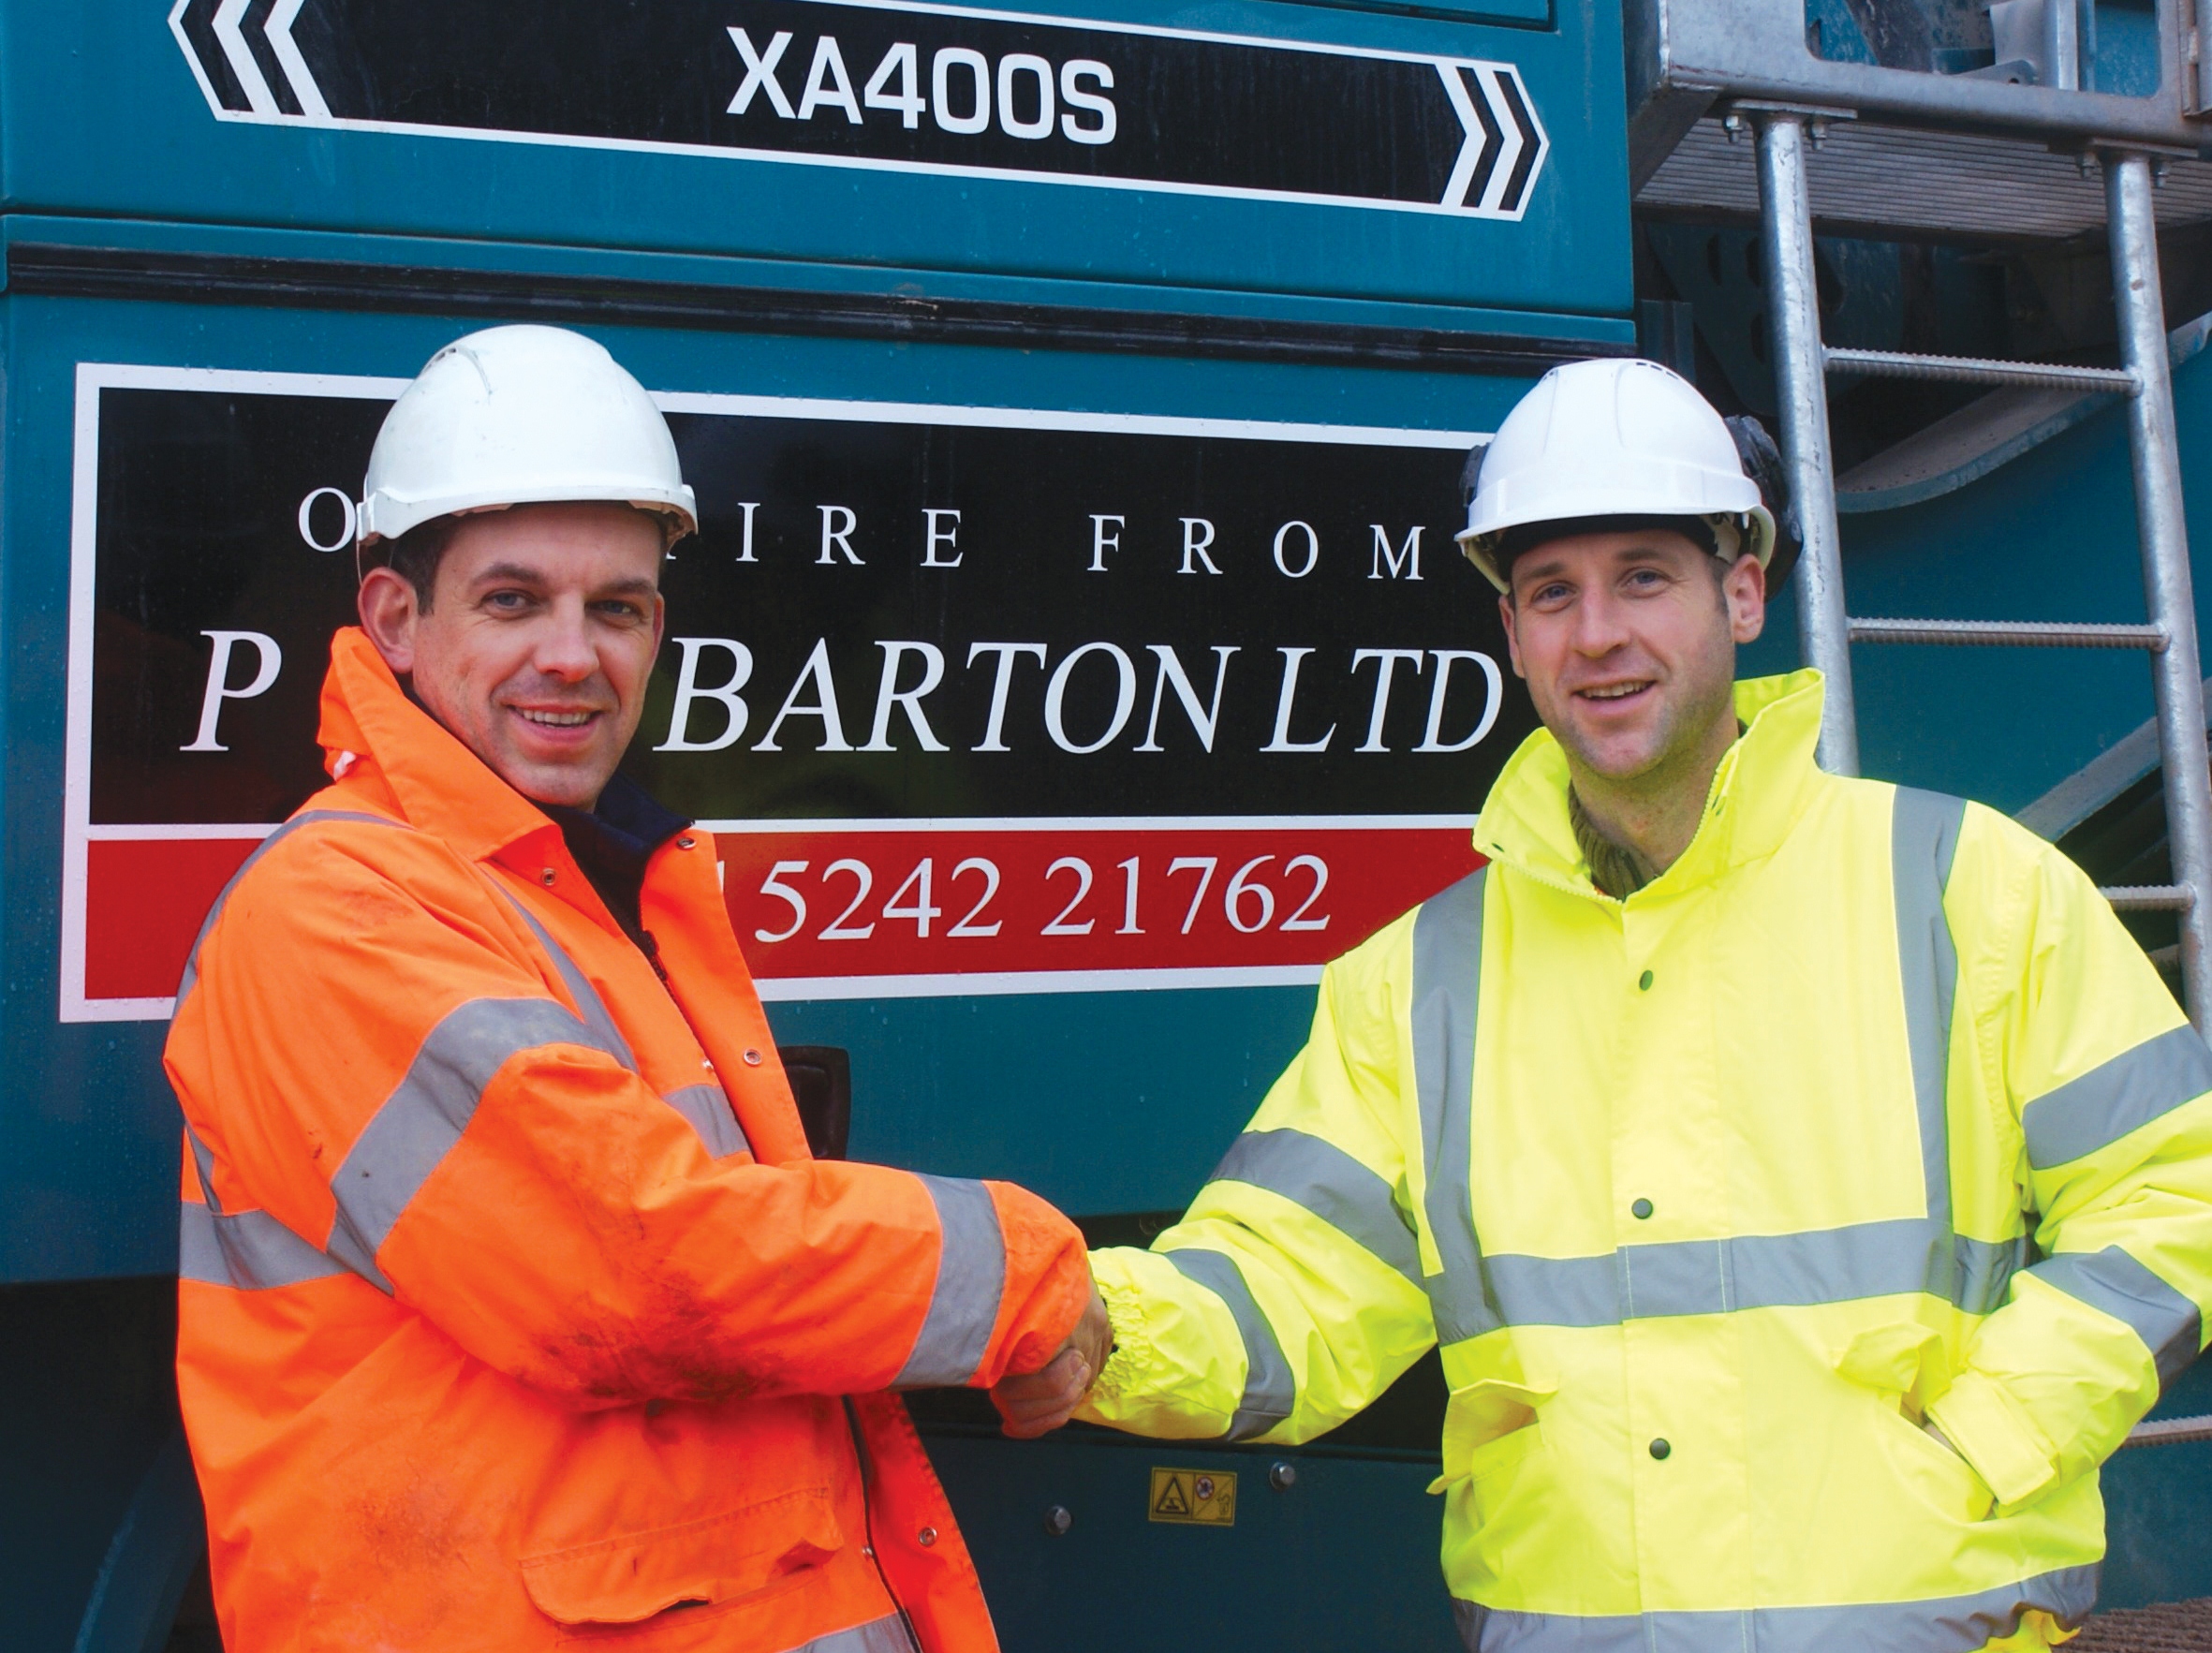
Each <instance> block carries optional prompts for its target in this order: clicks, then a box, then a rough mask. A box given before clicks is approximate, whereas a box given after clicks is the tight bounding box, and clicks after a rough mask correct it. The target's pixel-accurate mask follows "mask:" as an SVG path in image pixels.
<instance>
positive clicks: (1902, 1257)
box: [1482, 1218, 2028, 1326]
mask: <svg viewBox="0 0 2212 1653" xmlns="http://www.w3.org/2000/svg"><path fill="white" fill-rule="evenodd" d="M2027 1250H2028V1241H2027V1239H2026V1237H2025V1236H2023V1237H2022V1238H2020V1239H2018V1240H2013V1241H2007V1242H2002V1243H1998V1242H1992V1241H1987V1240H1970V1239H1968V1238H1967V1237H1965V1236H1964V1235H1955V1234H1953V1233H1952V1232H1950V1230H1948V1229H1947V1228H1945V1227H1944V1226H1943V1225H1942V1224H1940V1223H1937V1222H1931V1221H1929V1220H1927V1219H1926V1218H1896V1219H1895V1220H1892V1221H1888V1222H1864V1223H1854V1224H1852V1225H1851V1226H1850V1227H1847V1228H1836V1229H1814V1230H1809V1231H1807V1232H1803V1233H1795V1234H1739V1235H1736V1236H1734V1237H1733V1238H1729V1239H1721V1240H1677V1241H1674V1242H1671V1243H1668V1244H1665V1245H1657V1246H1625V1247H1622V1248H1621V1249H1620V1250H1618V1251H1616V1252H1614V1253H1612V1254H1611V1255H1600V1256H1596V1257H1557V1258H1555V1257H1521V1256H1514V1255H1512V1254H1507V1253H1495V1252H1494V1253H1492V1254H1491V1255H1489V1256H1486V1257H1484V1258H1483V1259H1482V1270H1483V1272H1484V1273H1485V1274H1486V1275H1487V1276H1488V1277H1489V1288H1490V1293H1491V1300H1492V1301H1493V1302H1494V1303H1495V1304H1496V1306H1497V1313H1498V1316H1499V1318H1500V1321H1501V1322H1502V1323H1503V1324H1506V1325H1512V1326H1612V1325H1618V1324H1620V1323H1621V1322H1622V1321H1631V1320H1653V1319H1658V1318H1660V1317H1663V1316H1667V1315H1683V1314H1728V1313H1731V1312H1732V1311H1733V1310H1736V1309H1740V1308H1791V1307H1802V1306H1806V1305H1810V1304H1818V1303H1848V1302H1851V1301H1853V1300H1854V1299H1858V1298H1863V1297H1890V1296H1896V1295H1900V1294H1903V1293H1905V1292H1916V1291H1927V1290H1928V1282H1929V1281H1930V1280H1931V1279H1939V1278H1947V1279H1948V1280H1949V1281H1950V1282H1951V1284H1952V1287H1953V1296H1952V1301H1953V1302H1954V1303H1956V1304H1957V1305H1958V1306H1959V1307H1961V1308H1963V1309H1965V1310H1966V1311H1967V1312H1968V1313H1969V1314H1988V1313H1990V1312H1991V1311H1993V1310H1994V1309H1996V1308H1998V1307H1999V1306H2002V1304H2003V1303H2004V1301H2005V1294H2006V1292H2007V1291H2009V1290H2010V1289H2011V1287H2012V1279H2013V1274H2014V1273H2016V1272H2017V1271H2018V1270H2019V1269H2020V1267H2021V1266H2022V1265H2023V1264H2024V1263H2025V1262H2027Z"/></svg>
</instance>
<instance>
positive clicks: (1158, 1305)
mask: <svg viewBox="0 0 2212 1653" xmlns="http://www.w3.org/2000/svg"><path fill="white" fill-rule="evenodd" d="M1737 706H1738V710H1739V713H1740V714H1741V716H1743V717H1744V718H1745V719H1747V721H1748V723H1749V730H1748V731H1747V733H1746V735H1745V736H1744V737H1743V738H1742V739H1740V740H1739V741H1738V742H1737V743H1736V744H1735V745H1734V746H1733V748H1732V749H1731V751H1730V753H1729V754H1728V757H1727V758H1726V760H1724V761H1723V763H1722V765H1721V768H1720V771H1719V773H1718V775H1717V776H1716V779H1715V782H1714V785H1713V789H1712V792H1711V796H1710V798H1709V800H1708V803H1707V805H1706V811H1705V815H1704V817H1703V821H1702V823H1701V825H1700V827H1699V830H1698V833H1697V835H1696V837H1695V839H1694V840H1693V841H1692V843H1691V844H1690V846H1689V848H1688V850H1687V851H1686V852H1685V854H1684V855H1683V857H1682V858H1681V860H1680V861H1678V862H1677V863H1675V864H1674V866H1673V867H1671V868H1669V869H1668V871H1667V872H1666V873H1665V874H1664V875H1662V876H1661V877H1660V878H1658V879H1656V880H1654V881H1653V882H1652V883H1651V884H1649V885H1648V886H1646V887H1645V888H1644V889H1643V890H1641V891H1639V892H1637V893H1635V894H1634V895H1631V896H1630V898H1629V899H1628V900H1627V901H1626V902H1625V903H1623V902H1616V901H1614V900H1611V899H1609V898H1607V897H1605V896H1603V895H1601V894H1600V893H1598V892H1597V891H1596V890H1595V889H1594V888H1593V887H1592V886H1591V884H1590V882H1589V879H1588V878H1587V876H1586V873H1585V871H1584V870H1583V869H1582V867H1581V865H1580V862H1579V857H1578V854H1577V851H1576V849H1575V847H1574V839H1573V835H1572V832H1571V827H1570V825H1569V820H1568V806H1567V768H1566V761H1565V759H1564V756H1563V755H1562V753H1561V752H1560V750H1559V748H1558V746H1557V745H1556V742H1554V741H1553V740H1552V738H1551V737H1550V736H1549V735H1547V734H1543V733H1541V732H1540V733H1539V734H1538V735H1536V736H1535V737H1533V738H1532V739H1531V740H1530V741H1529V742H1528V743H1527V744H1526V745H1524V746H1523V747H1522V749H1521V750H1520V752H1518V753H1517V754H1516V755H1515V756H1514V758H1513V759H1512V761H1511V762H1510V763H1509V764H1508V765H1507V767H1506V769H1505V772H1504V773H1503V774H1502V775H1500V777H1499V779H1498V781H1497V786H1496V788H1495V790H1493V792H1492V794H1491V797H1490V800H1489V803H1488V804H1487V806H1486V807H1485V808H1484V810H1483V813H1482V819H1481V820H1480V822H1479V823H1478V825H1477V827H1476V847H1477V848H1478V849H1480V850H1482V852H1483V853H1484V854H1485V855H1486V856H1488V857H1489V858H1490V860H1489V864H1488V865H1487V866H1485V867H1484V868H1483V869H1482V870H1481V871H1480V872H1477V873H1476V874H1474V875H1473V876H1472V877H1471V878H1468V879H1467V880H1466V881H1465V882H1463V883H1461V884H1458V885H1455V886H1454V887H1453V888H1452V889H1449V890H1447V891H1445V892H1444V893H1441V894H1439V895H1438V896H1437V897H1435V898H1434V899H1432V900H1430V901H1428V902H1426V903H1424V904H1423V906H1422V907H1421V908H1417V909H1416V910H1415V911H1413V912H1411V913H1409V914H1408V915H1406V916H1405V917H1404V918H1402V919H1400V920H1398V921H1396V922H1394V923H1392V924H1391V925H1389V926H1388V927H1387V928H1385V929H1384V930H1383V931H1382V932H1381V933H1380V934H1379V935H1378V936H1376V937H1374V938H1373V939H1371V940H1369V941H1368V942H1367V943H1365V944H1364V946H1362V947H1360V948H1358V949H1356V950H1355V951H1353V952H1350V953H1349V954H1348V955H1347V956H1345V957H1344V958H1341V959H1339V960H1338V961H1337V962H1336V963H1335V964H1334V965H1333V966H1331V967H1330V968H1329V970H1328V971H1327V973H1326V975H1325V976H1324V979H1323V981H1322V984H1321V988H1320V1001H1319V1004H1318V1006H1317V1008H1316V1011H1315V1015H1314V1024H1313V1030H1312V1035H1311V1038H1310V1040H1309V1041H1308V1042H1307V1044H1306V1046H1305V1050H1304V1052H1303V1053H1302V1054H1301V1055H1299V1056H1298V1058H1297V1059H1296V1060H1295V1061H1294V1062H1293V1063H1292V1064H1291V1065H1290V1069H1289V1070H1288V1071H1287V1072H1285V1073H1284V1075H1283V1076H1282V1078H1281V1079H1280V1080H1279V1081H1278V1082H1277V1083H1276V1086H1275V1087H1274V1089H1273V1090H1272V1091H1271V1092H1270V1093H1269V1095H1268V1098H1267V1100H1266V1101H1265V1103H1264V1104H1263V1105H1262V1106H1261V1110H1260V1112H1259V1114H1258V1115H1257V1116H1256V1117H1255V1118H1254V1119H1253V1121H1252V1124H1251V1127H1250V1129H1249V1130H1248V1131H1247V1132H1246V1134H1245V1135H1244V1136H1243V1137H1241V1138H1240V1139H1239V1140H1238V1141H1237V1143H1236V1144H1234V1145H1233V1146H1232V1147H1231V1150H1230V1153H1229V1156H1228V1158H1227V1159H1225V1160H1224V1161H1223V1163H1222V1165H1221V1167H1220V1169H1219V1170H1218V1171H1217V1173H1215V1179H1214V1180H1213V1181H1212V1182H1211V1183H1210V1184H1209V1185H1208V1186H1207V1188H1205V1189H1204V1191H1203V1192H1202V1194H1201V1195H1200V1197H1199V1199H1198V1201H1197V1203H1196V1204H1195V1205H1194V1206H1193V1207H1192V1208H1191V1210H1190V1212H1189V1214H1188V1216H1187V1218H1186V1219H1185V1220H1184V1221H1183V1222H1182V1223H1181V1224H1180V1225H1178V1226H1177V1227H1175V1228H1172V1229H1171V1230H1169V1231H1168V1232H1166V1233H1164V1234H1162V1235H1161V1236H1160V1238H1159V1240H1158V1242H1157V1244H1156V1246H1155V1247H1154V1248H1153V1249H1152V1250H1150V1251H1148V1252H1147V1251H1128V1250H1116V1251H1107V1252H1101V1253H1098V1254H1096V1255H1095V1257H1094V1259H1093V1262H1094V1265H1095V1267H1096V1269H1097V1271H1098V1274H1099V1282H1100V1285H1101V1287H1102V1289H1103V1291H1104V1292H1105V1295H1106V1298H1107V1302H1108V1304H1109V1306H1110V1307H1111V1309H1112V1311H1113V1321H1114V1327H1115V1331H1116V1334H1117V1336H1118V1338H1119V1348H1118V1350H1117V1352H1116V1353H1115V1355H1114V1357H1113V1360H1112V1361H1111V1362H1109V1364H1108V1365H1107V1368H1106V1370H1105V1372H1104V1373H1103V1374H1102V1375H1101V1380H1100V1383H1099V1389H1098V1391H1097V1393H1096V1395H1095V1398H1094V1401H1093V1404H1092V1407H1091V1409H1090V1412H1089V1413H1088V1414H1087V1415H1090V1416H1094V1417H1096V1418H1098V1419H1099V1420H1101V1421H1104V1422H1107V1423H1111V1424H1118V1425H1120V1426H1121V1427H1124V1428H1128V1429H1134V1430H1139V1431H1142V1432H1144V1433H1148V1434H1155V1435H1163V1436H1175V1437H1182V1438H1187V1439H1198V1438H1205V1437H1223V1436H1226V1437H1228V1438H1229V1439H1265V1440H1272V1441H1296V1440H1304V1439H1311V1438H1312V1437H1314V1436H1316V1435H1319V1434H1320V1433H1321V1432H1323V1431H1324V1430H1326V1429H1328V1428H1330V1427H1331V1426H1332V1425H1333V1424H1336V1423H1338V1422H1340V1421H1341V1420H1343V1419H1345V1418H1347V1417H1349V1415H1351V1414H1352V1413H1353V1412H1355V1411H1357V1410H1358V1409H1360V1408H1361V1407H1363V1406H1364V1405H1365V1404H1366V1403H1367V1402H1368V1401H1370V1400H1372V1399H1373V1398H1374V1397H1375V1396H1376V1395H1379V1394H1380V1393H1381V1392H1382V1390H1383V1389H1384V1388H1385V1387H1387V1386H1388V1385H1389V1383H1390V1382H1391V1381H1392V1380H1394V1379H1395V1378H1396V1377H1397V1376H1398V1375H1399V1374H1400V1373H1401V1372H1403V1371H1404V1370H1405V1369H1406V1367H1407V1366H1408V1365H1411V1364H1412V1362H1413V1361H1414V1360H1415V1359H1416V1358H1418V1357H1419V1356H1420V1355H1421V1354H1422V1353H1423V1351H1424V1350H1427V1349H1428V1348H1429V1347H1430V1346H1431V1345H1432V1344H1435V1343H1440V1344H1441V1346H1442V1359H1443V1365H1444V1374H1445V1378H1446V1380H1447V1382H1448V1385H1449V1387H1450V1391H1451V1401H1450V1405H1449V1409H1448V1410H1447V1412H1446V1415H1445V1422H1444V1433H1443V1441H1442V1456H1443V1466H1442V1467H1443V1474H1442V1476H1441V1477H1440V1478H1439V1480H1438V1483H1437V1484H1436V1486H1435V1487H1434V1488H1433V1489H1432V1490H1435V1491H1439V1492H1441V1493H1443V1494H1444V1497H1445V1503H1444V1547H1443V1560H1444V1572H1445V1577H1446V1582H1447V1584H1448V1585H1449V1587H1450V1589H1451V1592H1452V1595H1453V1598H1454V1601H1455V1602H1456V1606H1457V1611H1458V1614H1459V1620H1460V1625H1461V1629H1462V1631H1463V1633H1464V1635H1465V1637H1466V1640H1467V1645H1468V1646H1469V1647H1470V1648H1475V1649H1507V1648H1510V1649H1512V1650H1514V1653H1555V1650H1557V1653H1570V1650H1571V1653H1616V1650H1617V1653H1648V1650H1649V1649H1651V1648H1664V1649H1667V1650H1668V1653H1705V1650H1708V1649H1710V1650H1711V1653H1797V1650H1805V1653H1810V1650H1813V1649H1829V1648H1836V1649H1845V1648H1848V1649H1853V1650H1858V1649H1865V1650H1868V1653H1891V1650H1895V1653H1967V1650H1969V1649H1973V1648H1978V1647H1982V1646H1985V1645H1986V1646H2007V1647H2040V1646H2048V1645H2049V1644H2050V1643H2051V1642H2052V1641H2053V1640H2054V1639H2055V1638H2056V1637H2057V1636H2060V1635H2062V1634H2063V1631H2064V1630H2065V1629H2066V1628H2067V1627H2070V1626H2072V1625H2073V1624H2075V1623H2077V1622H2079V1620H2080V1619H2081V1618H2082V1616H2084V1615H2085V1614H2086V1613H2087V1610H2088V1608H2089V1606H2090V1603H2091V1601H2092V1600H2093V1598H2094V1593H2095V1587H2096V1576H2097V1565H2098V1561H2099V1558H2100V1557H2101V1555H2102V1553H2103V1530H2102V1524H2103V1513H2102V1506H2101V1503H2100V1500H2099V1498H2098V1490H2097V1467H2098V1465H2099V1463H2100V1462H2101V1460H2102V1459H2103V1458H2104V1457H2105V1455H2106V1454H2109V1453H2111V1452H2112V1451H2113V1449H2114V1448H2115V1447H2116V1446H2117V1445H2118V1444H2119V1442H2120V1440H2121V1439H2122V1438H2123V1437H2124V1436H2125V1435H2126V1433H2127V1431H2128V1430H2129V1428H2130V1427H2131V1425H2132V1424H2134V1422H2135V1421H2136V1420H2137V1419H2138V1418H2139V1417H2141V1416H2142V1414H2143V1413H2144V1412H2145V1411H2146V1409H2148V1408H2149V1406H2150V1405H2151V1403H2152V1402H2153V1401H2154V1400H2155V1399H2156V1398H2157V1396H2158V1394H2159V1391H2160V1384H2161V1382H2163V1381H2165V1380H2170V1379H2171V1378H2172V1377H2173V1376H2174V1374H2175V1373H2176V1372H2177V1371H2179V1370H2180V1369H2181V1368H2182V1367H2183V1366H2185V1365H2187V1364H2188V1363H2189V1362H2190V1360H2191V1359H2193V1358H2194V1357H2195V1356H2196V1354H2197V1352H2198V1350H2199V1349H2200V1348H2201V1347H2202V1344H2203V1340H2204V1323H2203V1316H2202V1312H2201V1308H2202V1306H2203V1305H2204V1303H2205V1301H2206V1300H2207V1296H2208V1295H2212V1098H2208V1097H2207V1096H2206V1095H2205V1093H2206V1091H2207V1090H2212V1055H2208V1054H2207V1051H2206V1048H2205V1044H2204V1043H2203V1041H2200V1040H2199V1038H2198V1037H2197V1035H2196V1034H2195V1033H2194V1032H2193V1031H2192V1030H2191V1029H2190V1027H2189V1026H2188V1025H2187V1024H2186V1023H2185V1022H2184V1021H2183V1019H2182V1017H2181V1014H2180V1011H2178V1010H2177V1009H2176V1007H2175V1004H2174V1001H2173V998H2172V997H2171V996H2170V995H2169V994H2168V993H2167V992H2166V990H2165V988H2164V986H2163V984H2162V983H2160V981H2159V979H2158V977H2157V974H2156V973H2155V971H2154V970H2153V969H2152V967H2151V966H2150V965H2149V963H2148V961H2147V960H2146V958H2145V957H2144V955H2143V952H2142V950H2141V949H2140V948H2139V947H2138V946H2137V945H2136V944H2135V943H2134V941H2132V940H2131V938H2130V937H2129V936H2128V935H2127V933H2126V932H2125V931H2124V930H2123V929H2122V928H2121V927H2120V925H2119V923H2118V922H2117V921H2116V919H2115V918H2114V916H2113V914H2112V910H2111V908H2109V907H2108V906H2107V905H2106V904H2105V902H2104V901H2103V899H2102V898H2101V897H2100V896H2099V895H2098V893H2096V891H2095V889H2094V888H2092V887H2091V885H2090V884H2089V882H2088V880H2087V878H2084V877H2083V876H2082V874H2081V873H2080V871H2079V870H2078V869H2077V868H2075V867H2074V866H2073V864H2072V863H2071V862H2069V861H2068V860H2066V858H2065V857H2063V856H2062V855H2060V854H2059V853H2058V852H2057V850H2055V849H2052V848H2050V847H2049V846H2048V845H2046V844H2044V843H2042V842H2041V841H2040V840H2038V839H2036V838H2034V837H2033V836H2031V835H2030V834H2028V833H2026V832H2024V831H2023V830H2021V829H2020V828H2018V827H2016V826H2014V825H2013V823H2011V822H2010V821H2008V820H2006V819H2003V818H2002V817H2000V816H1998V815H1997V814H1995V813H1994V812H1992V811H1990V810H1987V809H1984V808H1982V807H1980V806H1978V805H1974V804H1963V803H1961V802H1959V801H1958V800H1956V799H1949V798H1941V797H1938V796H1936V795H1934V794H1931V793H1927V792H1920V791H1913V790H1904V789H1899V788H1896V787H1892V786H1887V785H1882V784H1879V783H1876V782H1872V781H1864V780H1847V779H1841V778H1837V777H1835V776H1831V775H1824V774H1822V773H1821V772H1820V771H1819V770H1817V769H1816V768H1815V766H1814V763H1813V746H1814V742H1815V738H1816V736H1817V734H1818V731H1819V727H1820V715H1821V690H1820V686H1819V681H1818V678H1817V677H1816V676H1815V674H1813V673H1810V672H1805V673H1800V674H1798V675H1796V676H1793V677H1789V678H1781V679H1773V680H1767V681H1763V682H1756V683H1747V684H1744V685H1741V686H1739V687H1738V690H1737ZM1924 1418H1926V1419H1932V1420H1933V1421H1934V1422H1935V1423H1936V1424H1938V1425H1939V1427H1940V1429H1941V1430H1942V1432H1943V1434H1944V1435H1945V1436H1946V1437H1948V1438H1949V1439H1950V1440H1951V1441H1952V1442H1953V1443H1954V1445H1955V1447H1956V1449H1957V1450H1956V1451H1955V1452H1954V1451H1952V1450H1950V1449H1949V1448H1947V1447H1945V1446H1944V1445H1942V1444H1941V1443H1939V1441H1938V1440H1937V1439H1934V1438H1933V1437H1932V1436H1930V1435H1929V1434H1928V1433H1926V1432H1925V1431H1924V1429H1923V1428H1922V1427H1921V1426H1920V1425H1921V1422H1922V1420H1923V1419H1924Z"/></svg>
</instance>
